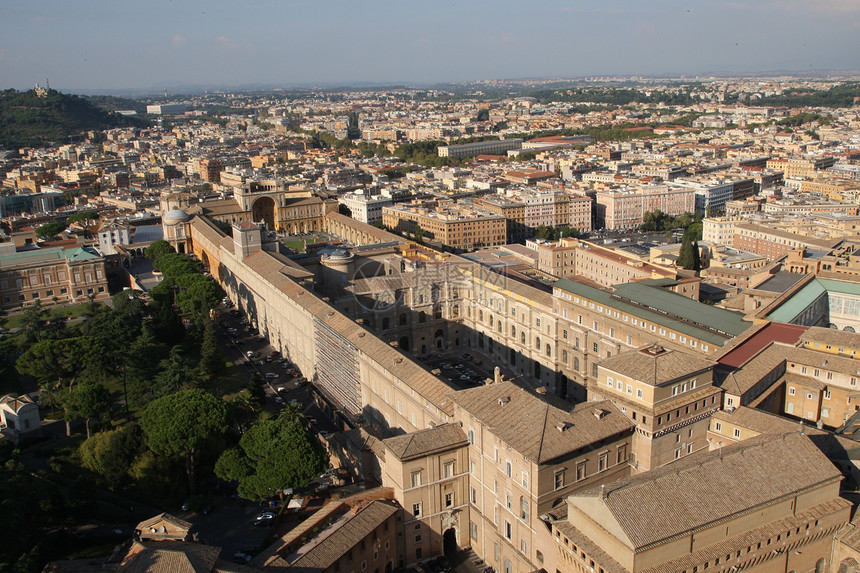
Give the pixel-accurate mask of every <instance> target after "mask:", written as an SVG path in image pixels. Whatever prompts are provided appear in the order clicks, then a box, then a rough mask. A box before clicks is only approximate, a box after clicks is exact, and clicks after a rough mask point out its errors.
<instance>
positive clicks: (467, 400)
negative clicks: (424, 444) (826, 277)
mask: <svg viewBox="0 0 860 573" xmlns="http://www.w3.org/2000/svg"><path fill="white" fill-rule="evenodd" d="M451 398H452V400H453V401H454V403H455V404H457V405H458V406H459V407H460V408H462V409H463V410H465V411H466V412H468V413H469V414H471V415H472V416H474V417H475V418H477V419H478V420H479V421H480V422H481V423H482V424H485V425H486V426H487V427H488V428H489V430H490V431H491V432H493V434H494V435H496V436H498V437H499V439H501V440H502V441H504V442H505V443H506V444H507V445H509V446H510V447H512V448H514V449H515V450H516V451H518V452H519V453H521V454H523V455H524V456H526V457H527V458H529V459H530V460H532V461H533V462H535V463H539V464H540V463H545V462H549V461H551V460H554V459H556V458H559V457H562V456H565V455H568V454H571V453H574V452H576V451H578V450H580V449H581V448H585V447H587V446H589V445H590V444H593V443H595V442H598V441H600V440H603V439H606V438H609V437H612V436H615V435H618V434H621V433H624V432H627V431H629V430H631V429H632V428H633V427H634V425H633V423H632V422H631V421H630V420H629V419H628V418H627V416H625V415H624V414H622V413H621V411H620V410H618V408H617V407H615V406H614V405H613V404H612V403H611V402H610V401H608V400H606V401H602V402H586V403H583V404H580V405H579V406H577V407H576V408H575V409H574V410H572V411H570V412H569V411H568V410H567V409H565V407H564V406H561V402H560V401H558V400H555V399H553V398H551V397H548V396H539V395H537V394H534V393H531V392H528V391H527V390H524V389H523V388H520V387H519V386H516V385H515V384H513V383H512V382H501V383H498V384H490V385H488V386H482V387H478V388H472V389H469V390H461V391H460V392H455V393H453V394H452V395H451ZM598 416H599V417H598Z"/></svg>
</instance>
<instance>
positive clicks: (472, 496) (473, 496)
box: [469, 487, 478, 503]
mask: <svg viewBox="0 0 860 573" xmlns="http://www.w3.org/2000/svg"><path fill="white" fill-rule="evenodd" d="M469 501H471V502H472V503H478V492H477V491H475V488H473V487H472V488H469Z"/></svg>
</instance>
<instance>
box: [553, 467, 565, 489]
mask: <svg viewBox="0 0 860 573" xmlns="http://www.w3.org/2000/svg"><path fill="white" fill-rule="evenodd" d="M563 487H564V470H560V471H557V472H555V489H561V488H563Z"/></svg>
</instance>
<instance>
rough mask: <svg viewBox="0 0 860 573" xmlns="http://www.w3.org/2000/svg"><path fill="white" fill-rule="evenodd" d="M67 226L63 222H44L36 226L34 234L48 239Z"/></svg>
mask: <svg viewBox="0 0 860 573" xmlns="http://www.w3.org/2000/svg"><path fill="white" fill-rule="evenodd" d="M67 226H68V225H66V224H65V223H59V222H53V223H45V224H44V225H41V226H40V227H37V228H36V234H37V235H39V236H40V237H41V238H43V239H50V238H51V237H55V236H57V235H59V234H60V233H61V232H63V231H65V230H66V227H67Z"/></svg>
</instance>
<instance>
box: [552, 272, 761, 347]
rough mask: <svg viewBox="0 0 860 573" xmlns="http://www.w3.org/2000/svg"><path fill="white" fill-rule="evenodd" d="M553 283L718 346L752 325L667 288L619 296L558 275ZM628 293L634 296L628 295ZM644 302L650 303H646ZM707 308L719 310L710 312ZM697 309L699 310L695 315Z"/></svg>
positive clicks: (630, 292) (647, 287)
mask: <svg viewBox="0 0 860 573" xmlns="http://www.w3.org/2000/svg"><path fill="white" fill-rule="evenodd" d="M553 286H554V287H555V288H558V289H562V290H565V291H567V292H570V293H573V294H575V295H578V296H581V297H583V298H586V299H589V300H592V301H594V302H595V303H598V304H602V305H604V306H607V307H611V308H613V309H615V310H618V311H619V312H623V313H626V314H628V315H630V316H634V317H636V318H638V319H641V320H645V321H647V322H650V323H653V324H658V325H660V326H664V327H666V328H671V329H672V330H674V331H676V332H680V333H681V334H685V335H687V336H692V337H694V338H698V339H699V340H704V341H707V342H708V343H710V344H715V345H717V346H722V345H724V344H725V343H726V342H727V341H728V340H729V339H731V338H732V337H733V336H736V334H735V332H742V331H743V330H746V329H747V328H749V327H750V326H751V323H749V322H745V321H743V320H742V319H741V315H739V314H737V313H733V312H731V311H727V310H722V309H717V308H714V307H711V306H708V305H706V304H702V303H699V302H696V301H694V300H691V299H688V298H686V297H684V296H681V295H679V294H676V293H673V292H670V291H663V292H665V294H667V295H669V297H663V296H661V294H659V293H656V294H655V293H652V292H648V291H646V292H644V293H642V292H637V289H634V290H633V291H628V292H627V293H626V294H627V295H628V296H624V297H622V296H617V295H616V293H610V292H608V291H605V290H603V289H599V288H594V287H591V286H588V285H584V284H582V283H578V282H576V281H572V280H569V279H560V280H558V281H556V282H555V283H554V285H553ZM641 288H643V289H649V291H661V290H662V289H660V288H659V287H653V286H647V285H645V286H643V287H641ZM631 296H635V297H636V298H630V297H631ZM637 299H641V300H637ZM646 302H650V303H651V304H646ZM709 311H718V312H717V313H716V314H712V313H710V312H709ZM696 312H698V313H699V314H698V315H697V314H696ZM702 316H706V317H708V318H710V319H713V320H714V321H715V324H716V325H719V327H720V328H714V327H711V326H710V325H708V324H702ZM691 318H692V319H693V320H691ZM729 329H730V330H729Z"/></svg>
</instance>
